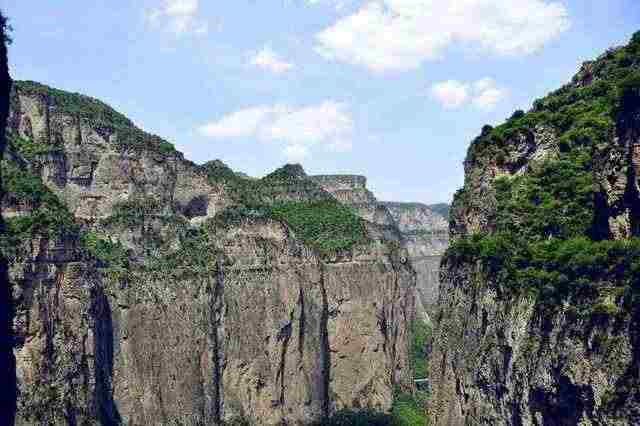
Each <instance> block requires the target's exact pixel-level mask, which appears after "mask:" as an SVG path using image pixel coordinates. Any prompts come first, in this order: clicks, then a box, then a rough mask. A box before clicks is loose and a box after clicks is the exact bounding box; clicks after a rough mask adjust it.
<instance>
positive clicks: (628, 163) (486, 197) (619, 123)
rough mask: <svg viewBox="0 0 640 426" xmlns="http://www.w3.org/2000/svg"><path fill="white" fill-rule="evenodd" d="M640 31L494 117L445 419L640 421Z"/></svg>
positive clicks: (463, 266) (479, 155)
mask: <svg viewBox="0 0 640 426" xmlns="http://www.w3.org/2000/svg"><path fill="white" fill-rule="evenodd" d="M639 112H640V33H638V34H636V35H635V36H634V37H633V40H632V42H631V43H630V44H629V45H628V46H626V47H623V48H618V49H613V50H611V51H609V52H607V53H606V54H605V55H603V56H602V57H600V58H599V59H598V60H596V61H593V62H589V63H586V64H585V65H584V66H583V67H582V69H581V70H580V72H579V73H578V75H577V76H576V77H575V78H574V79H573V81H572V82H571V83H570V84H568V85H567V86H565V87H563V88H562V89H560V90H558V91H556V92H554V93H552V94H551V95H549V96H548V97H546V98H544V99H541V100H539V101H536V103H535V104H534V108H533V109H532V110H531V111H529V112H528V113H524V112H522V111H519V112H516V113H515V114H514V115H513V116H512V117H511V118H510V119H509V120H508V121H507V123H505V124H504V125H501V126H499V127H497V128H495V129H493V128H491V127H490V126H486V127H485V128H484V129H483V131H482V134H481V135H480V136H479V137H478V138H477V139H476V140H475V141H474V142H473V143H472V145H471V147H470V149H469V153H468V155H467V160H466V162H465V185H464V188H463V189H462V190H460V191H459V192H458V193H457V194H456V197H455V200H454V203H453V207H452V212H451V236H452V245H451V247H450V249H449V250H448V252H447V254H446V256H445V257H444V259H443V267H442V271H443V281H442V284H441V291H440V296H439V302H438V304H439V307H438V309H439V312H438V314H437V317H436V329H435V332H434V337H433V351H432V353H431V359H430V363H429V365H430V369H431V372H430V375H431V384H432V391H433V392H432V400H431V402H430V409H431V415H432V418H433V420H434V421H435V424H438V425H481V424H482V425H486V424H492V425H605V424H606V425H631V424H640V403H639V401H640V394H639V389H640V387H639V386H638V385H639V384H640V382H639V380H638V378H639V377H640V375H639V371H640V334H639V333H638V330H640V328H639V326H640V322H639V321H640V303H639V302H640V299H639V298H638V296H639V292H638V283H639V282H640V275H639V271H640V269H638V268H639V267H640V264H639V259H640V242H639V240H638V237H639V236H640V233H639V232H638V228H637V223H638V221H639V220H640V215H639V212H640V210H639V207H640V197H639V196H638V194H639V192H638V176H640V175H639V174H638V172H637V170H638V169H637V167H636V165H637V159H638V155H637V153H638V146H640V120H639V117H640V114H639Z"/></svg>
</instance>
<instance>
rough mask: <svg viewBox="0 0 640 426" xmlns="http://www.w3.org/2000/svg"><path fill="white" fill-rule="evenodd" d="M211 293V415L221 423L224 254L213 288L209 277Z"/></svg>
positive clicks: (209, 291)
mask: <svg viewBox="0 0 640 426" xmlns="http://www.w3.org/2000/svg"><path fill="white" fill-rule="evenodd" d="M207 283H208V293H209V297H210V300H209V330H210V331H209V342H210V345H211V358H212V367H213V377H212V382H213V383H212V385H213V389H212V391H213V395H212V401H211V417H212V421H213V423H214V424H221V422H222V417H223V410H224V406H223V397H222V391H223V389H222V359H223V355H222V342H220V335H219V331H220V328H221V327H222V326H223V313H224V266H223V259H222V256H218V257H217V259H216V277H215V282H214V287H213V289H211V280H210V279H208V278H207Z"/></svg>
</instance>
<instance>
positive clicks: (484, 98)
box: [430, 78, 509, 111]
mask: <svg viewBox="0 0 640 426" xmlns="http://www.w3.org/2000/svg"><path fill="white" fill-rule="evenodd" d="M430 93H431V97H432V98H434V99H436V100H437V101H438V102H440V103H441V104H442V105H443V106H444V107H445V108H448V109H456V108H460V107H462V106H463V105H466V104H468V103H471V104H473V105H474V106H475V107H476V108H479V109H481V110H484V111H491V110H493V109H494V108H495V107H496V105H497V104H498V103H499V102H500V101H502V100H503V99H504V98H506V97H507V96H508V94H509V93H508V91H507V90H506V89H503V88H500V87H498V86H497V85H496V82H495V81H494V80H493V79H491V78H483V79H481V80H478V81H475V82H473V83H463V82H460V81H457V80H447V81H443V82H440V83H436V84H434V85H433V86H432V87H431V91H430Z"/></svg>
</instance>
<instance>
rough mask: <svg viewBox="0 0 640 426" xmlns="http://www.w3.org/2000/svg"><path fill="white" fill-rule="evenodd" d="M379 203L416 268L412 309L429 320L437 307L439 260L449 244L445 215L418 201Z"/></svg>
mask: <svg viewBox="0 0 640 426" xmlns="http://www.w3.org/2000/svg"><path fill="white" fill-rule="evenodd" d="M383 205H384V206H385V207H386V208H387V209H388V210H389V211H390V213H391V216H392V217H393V220H394V223H395V224H396V226H397V227H398V229H399V230H400V232H401V233H402V237H403V242H404V243H403V246H404V247H406V249H407V252H408V254H409V260H410V261H411V264H412V265H413V268H414V269H415V270H416V276H417V281H416V287H417V290H418V291H417V297H416V302H417V310H416V312H417V313H418V314H423V315H425V316H426V317H427V318H428V319H429V320H430V321H431V320H432V317H433V316H434V315H435V313H436V311H437V302H438V293H439V289H440V261H441V259H442V255H443V254H444V252H445V250H446V249H447V247H448V246H449V225H448V222H447V219H446V218H445V217H443V216H442V215H440V214H438V213H436V212H434V211H433V210H432V209H431V208H429V207H428V206H426V205H424V204H420V203H392V202H386V203H383Z"/></svg>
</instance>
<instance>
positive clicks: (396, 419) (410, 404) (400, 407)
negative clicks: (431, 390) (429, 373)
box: [391, 392, 429, 426]
mask: <svg viewBox="0 0 640 426" xmlns="http://www.w3.org/2000/svg"><path fill="white" fill-rule="evenodd" d="M391 415H392V417H393V423H392V425H393V426H425V425H428V424H429V423H428V419H427V416H426V414H425V408H424V394H423V393H422V392H417V393H416V396H413V395H411V394H406V393H400V394H397V395H396V396H395V398H394V400H393V406H392V408H391Z"/></svg>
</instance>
